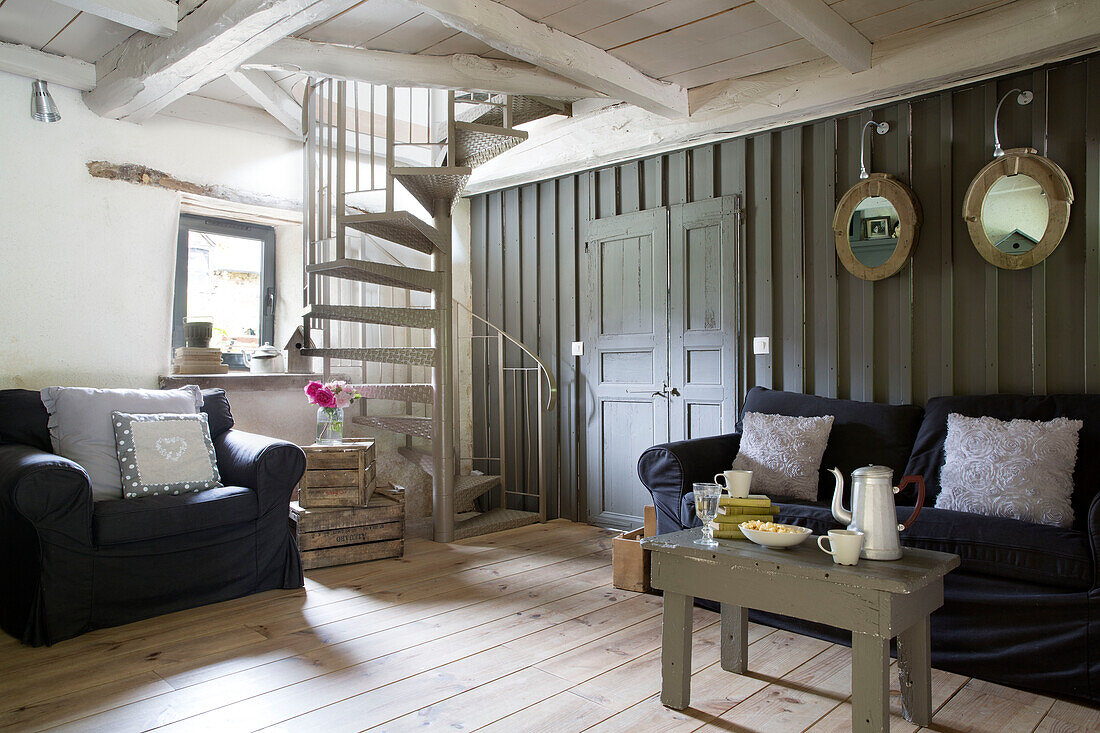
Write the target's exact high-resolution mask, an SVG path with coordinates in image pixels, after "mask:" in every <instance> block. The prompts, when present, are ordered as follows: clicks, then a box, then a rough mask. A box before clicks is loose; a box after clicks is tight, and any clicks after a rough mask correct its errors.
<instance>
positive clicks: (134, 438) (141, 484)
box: [111, 411, 222, 499]
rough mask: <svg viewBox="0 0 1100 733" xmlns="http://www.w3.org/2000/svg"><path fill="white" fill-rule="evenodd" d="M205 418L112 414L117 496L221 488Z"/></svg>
mask: <svg viewBox="0 0 1100 733" xmlns="http://www.w3.org/2000/svg"><path fill="white" fill-rule="evenodd" d="M208 419H209V418H208V417H207V416H206V413H203V412H200V413H199V414H197V415H170V414H169V415H164V414H154V415H132V414H130V413H128V412H118V411H115V412H112V413H111V420H112V422H113V423H114V427H115V442H116V443H117V451H118V466H119V470H120V471H121V472H122V496H123V498H125V499H144V498H148V497H150V496H161V495H167V494H183V493H186V492H195V491H206V490H208V489H213V488H216V487H218V486H221V485H222V480H221V475H220V474H219V473H218V463H217V460H216V459H215V457H214V443H213V441H212V440H211V439H210V425H209V424H208V422H207V420H208Z"/></svg>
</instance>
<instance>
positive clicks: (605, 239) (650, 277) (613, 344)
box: [581, 209, 668, 528]
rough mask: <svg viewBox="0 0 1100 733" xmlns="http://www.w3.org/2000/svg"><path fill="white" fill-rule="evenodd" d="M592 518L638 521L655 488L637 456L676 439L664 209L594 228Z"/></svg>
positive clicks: (586, 281)
mask: <svg viewBox="0 0 1100 733" xmlns="http://www.w3.org/2000/svg"><path fill="white" fill-rule="evenodd" d="M581 310H582V313H581V327H582V328H581V337H582V339H583V340H584V342H585V352H584V356H583V358H582V368H583V370H584V374H585V375H586V383H587V391H588V395H587V397H588V399H587V400H586V409H587V415H586V431H587V432H586V436H587V439H586V443H587V446H586V457H587V471H586V479H587V486H588V514H589V517H588V519H589V521H592V522H596V523H599V524H605V525H610V526H615V527H623V528H627V527H632V526H635V525H637V524H638V523H639V522H640V521H641V516H642V507H644V506H645V505H646V504H648V503H649V501H650V496H649V492H648V491H647V490H646V488H645V487H644V486H643V485H642V483H641V481H639V480H638V473H637V470H636V466H637V462H638V456H639V455H641V453H642V451H644V450H645V449H646V448H648V447H650V446H651V445H653V444H654V443H662V442H665V441H666V440H668V400H667V399H666V398H665V397H664V396H663V395H662V394H657V395H656V396H654V393H660V392H661V390H662V389H663V388H664V385H665V380H666V379H667V375H668V220H667V216H666V214H665V211H664V209H659V210H650V211H641V212H636V213H633V214H624V215H622V216H616V217H609V218H606V219H599V220H597V221H593V222H591V223H590V224H589V230H588V237H587V241H586V243H585V251H584V269H583V272H582V281H581Z"/></svg>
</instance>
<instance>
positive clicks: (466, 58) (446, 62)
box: [241, 38, 602, 99]
mask: <svg viewBox="0 0 1100 733" xmlns="http://www.w3.org/2000/svg"><path fill="white" fill-rule="evenodd" d="M241 66H242V67H243V68H252V69H265V70H268V71H292V72H297V73H302V74H306V75H307V76H314V77H321V78H324V77H332V78H334V79H345V80H348V81H362V82H370V83H372V84H391V85H393V86H419V87H433V88H436V89H463V90H467V91H478V92H498V93H503V94H526V95H535V96H541V97H552V98H554V99H578V98H582V97H599V96H602V95H601V94H600V93H599V92H595V91H593V90H592V89H589V88H588V87H586V86H582V85H580V84H577V83H575V82H572V81H570V80H568V79H563V78H562V77H560V76H558V75H556V74H551V73H550V72H548V71H544V70H542V69H540V68H538V67H536V66H532V65H530V64H525V63H523V62H522V61H500V60H497V59H486V58H481V57H480V56H472V55H470V54H456V55H454V56H421V55H417V54H411V53H392V52H389V51H369V50H366V49H361V48H351V47H349V46H337V45H335V44H331V43H316V42H313V41H306V40H302V39H298V38H286V39H283V40H281V41H279V42H277V43H275V44H273V45H271V46H270V47H268V48H266V49H264V50H263V51H261V52H260V53H258V54H257V55H255V56H253V57H252V58H250V59H249V60H248V61H246V62H245V63H244V64H242V65H241Z"/></svg>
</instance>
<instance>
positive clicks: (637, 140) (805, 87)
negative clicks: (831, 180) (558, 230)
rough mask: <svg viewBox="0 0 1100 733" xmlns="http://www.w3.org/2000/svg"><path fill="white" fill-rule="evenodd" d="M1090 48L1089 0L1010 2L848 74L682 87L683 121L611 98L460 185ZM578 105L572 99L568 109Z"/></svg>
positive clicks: (878, 98)
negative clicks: (685, 98) (685, 91)
mask: <svg viewBox="0 0 1100 733" xmlns="http://www.w3.org/2000/svg"><path fill="white" fill-rule="evenodd" d="M1097 50H1100V13H1097V12H1096V3H1095V0H1016V2H1013V3H1009V4H1007V5H1002V6H1000V7H998V8H995V9H993V10H988V11H986V12H983V13H978V14H975V15H972V16H968V17H966V18H962V19H959V20H956V21H952V22H950V23H944V24H942V25H939V26H936V27H934V28H921V29H918V30H914V31H909V32H906V33H899V34H897V35H894V36H890V37H888V38H884V39H882V40H881V41H878V42H877V43H875V58H874V64H873V65H872V67H871V68H870V69H868V70H867V71H865V72H863V73H860V74H851V73H849V72H848V71H847V70H845V69H842V68H840V67H838V66H837V65H836V64H835V63H833V62H832V61H831V60H828V59H819V60H818V61H810V62H807V63H804V64H800V65H798V66H797V67H793V68H787V69H779V70H776V71H770V72H767V73H763V74H757V75H756V76H753V77H751V78H749V79H741V80H735V81H726V82H718V83H716V84H711V85H709V86H706V87H700V88H698V89H693V90H692V92H691V102H692V114H691V117H690V118H689V119H687V120H667V119H662V118H660V117H658V116H656V115H652V114H648V113H646V112H643V111H642V110H639V109H637V108H635V107H629V106H625V105H619V106H616V107H612V108H608V109H603V110H599V111H595V112H591V113H589V114H587V115H582V116H576V117H573V118H571V119H565V120H561V121H558V122H554V123H551V124H548V125H547V126H546V127H544V128H540V129H539V130H538V131H537V132H535V131H533V132H532V134H531V136H530V137H529V138H528V140H527V142H526V143H524V144H523V145H520V146H517V147H515V148H513V149H512V150H510V151H508V152H507V153H504V154H503V155H500V156H498V157H496V158H494V159H493V160H491V161H489V162H488V163H485V164H484V165H481V166H479V167H477V168H476V169H474V174H473V177H472V178H471V179H470V182H469V183H468V184H467V186H466V191H467V192H468V193H481V192H484V191H493V190H498V189H502V188H509V187H512V186H518V185H522V184H525V183H530V182H532V181H538V180H542V179H546V178H553V177H555V176H560V175H565V174H570V173H576V172H578V171H581V170H589V169H592V168H598V167H602V166H607V165H612V164H615V163H619V162H622V161H626V160H633V159H635V158H640V157H644V156H651V155H657V154H660V153H663V152H668V151H670V150H678V149H682V148H684V147H687V146H689V145H702V144H704V143H708V142H714V141H717V140H724V139H729V138H733V137H740V136H743V135H750V134H753V133H756V132H760V131H762V130H769V129H774V128H776V127H780V126H783V125H791V124H799V123H805V122H809V121H811V120H816V119H823V118H828V117H832V116H834V115H839V114H846V113H849V112H852V111H854V110H859V109H863V108H865V107H868V106H871V105H879V104H888V103H891V102H895V101H898V100H901V99H906V98H909V97H912V96H916V95H919V94H927V93H932V92H938V91H941V90H943V89H948V88H951V87H953V86H957V85H960V84H967V83H973V82H976V81H981V80H983V79H988V78H991V77H994V76H1000V75H1002V74H1008V73H1014V72H1017V71H1022V70H1024V69H1029V68H1034V67H1036V66H1041V65H1043V64H1047V63H1053V62H1055V61H1059V60H1062V59H1067V58H1071V57H1074V56H1078V55H1080V54H1085V53H1090V52H1093V51H1097ZM574 114H575V115H576V114H577V109H574Z"/></svg>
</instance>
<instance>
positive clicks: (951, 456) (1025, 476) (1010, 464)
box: [936, 413, 1084, 527]
mask: <svg viewBox="0 0 1100 733" xmlns="http://www.w3.org/2000/svg"><path fill="white" fill-rule="evenodd" d="M1083 425H1084V423H1083V422H1081V421H1080V420H1070V419H1069V418H1065V417H1059V418H1055V419H1053V420H1049V421H1047V422H1039V421H1036V420H1008V421H1005V420H998V419H996V418H993V417H964V416H963V415H959V414H957V413H950V414H949V415H948V416H947V439H946V440H945V441H944V462H943V469H942V471H941V472H940V493H939V495H938V496H937V497H936V508H937V509H954V510H956V511H960V512H970V513H971V514H981V515H984V516H987V517H1008V518H1010V519H1021V520H1023V521H1025V522H1034V523H1036V524H1050V525H1053V526H1055V527H1069V526H1071V525H1072V524H1073V504H1072V503H1071V498H1072V496H1073V471H1074V467H1075V466H1076V465H1077V443H1078V437H1079V433H1080V431H1081V428H1082V427H1083Z"/></svg>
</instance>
